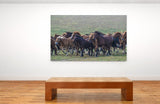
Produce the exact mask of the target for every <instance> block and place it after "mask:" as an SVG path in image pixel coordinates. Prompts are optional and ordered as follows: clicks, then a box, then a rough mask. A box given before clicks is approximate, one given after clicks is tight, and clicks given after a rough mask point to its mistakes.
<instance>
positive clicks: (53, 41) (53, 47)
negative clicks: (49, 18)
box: [51, 36, 57, 56]
mask: <svg viewBox="0 0 160 104" xmlns="http://www.w3.org/2000/svg"><path fill="white" fill-rule="evenodd" d="M53 50H54V53H55V55H57V48H56V47H55V39H54V37H52V36H51V56H52V55H53Z"/></svg>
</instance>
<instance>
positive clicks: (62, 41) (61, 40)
mask: <svg viewBox="0 0 160 104" xmlns="http://www.w3.org/2000/svg"><path fill="white" fill-rule="evenodd" d="M55 45H56V46H57V47H60V48H61V50H62V52H63V53H65V54H66V56H68V52H69V50H70V49H72V54H73V48H74V44H73V41H72V40H71V38H65V37H64V36H59V37H57V39H56V41H55ZM64 49H66V52H64Z"/></svg>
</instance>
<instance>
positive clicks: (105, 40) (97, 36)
mask: <svg viewBox="0 0 160 104" xmlns="http://www.w3.org/2000/svg"><path fill="white" fill-rule="evenodd" d="M89 41H90V42H92V44H93V46H94V47H95V52H96V54H95V56H96V57H97V56H98V53H99V47H102V49H103V52H106V50H108V52H107V54H106V55H111V53H110V48H111V46H112V43H113V38H112V36H110V35H108V36H107V35H104V34H101V33H99V32H97V31H95V32H92V33H91V34H90V35H89ZM104 54H105V53H104Z"/></svg>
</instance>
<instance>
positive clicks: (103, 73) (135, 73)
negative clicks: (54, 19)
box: [0, 4, 160, 80]
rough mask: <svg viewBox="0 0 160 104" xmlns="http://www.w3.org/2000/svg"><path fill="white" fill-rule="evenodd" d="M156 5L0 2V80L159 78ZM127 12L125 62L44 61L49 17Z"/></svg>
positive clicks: (159, 38) (47, 54) (159, 8)
mask: <svg viewBox="0 0 160 104" xmlns="http://www.w3.org/2000/svg"><path fill="white" fill-rule="evenodd" d="M159 11H160V4H0V80H46V79H48V78H49V77H129V78H131V79H133V80H160V54H159V53H160V48H159V46H160V34H159V30H160V29H159V28H160V26H159V24H160V12H159ZM54 14H56V15H81V14H82V15H95V14H97V15H127V32H128V34H127V35H128V43H127V44H128V47H127V49H128V50H127V52H128V54H127V61H126V62H65V61H64V62H62V61H61V62H55V61H50V15H54Z"/></svg>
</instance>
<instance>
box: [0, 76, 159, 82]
mask: <svg viewBox="0 0 160 104" xmlns="http://www.w3.org/2000/svg"><path fill="white" fill-rule="evenodd" d="M53 77H54V76H53ZM56 77H57V76H56ZM60 77H61V76H60ZM68 77H69V76H68ZM93 77H94V76H93ZM111 77H112V76H111ZM117 77H121V76H117ZM123 77H124V76H123ZM126 77H127V76H126ZM49 78H50V77H6V76H5V77H2V76H0V80H1V81H3V80H28V81H33V80H35V81H39V80H40V81H44V80H47V79H49ZM128 78H129V79H131V80H136V81H137V80H150V81H152V80H157V81H158V80H160V76H128Z"/></svg>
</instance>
